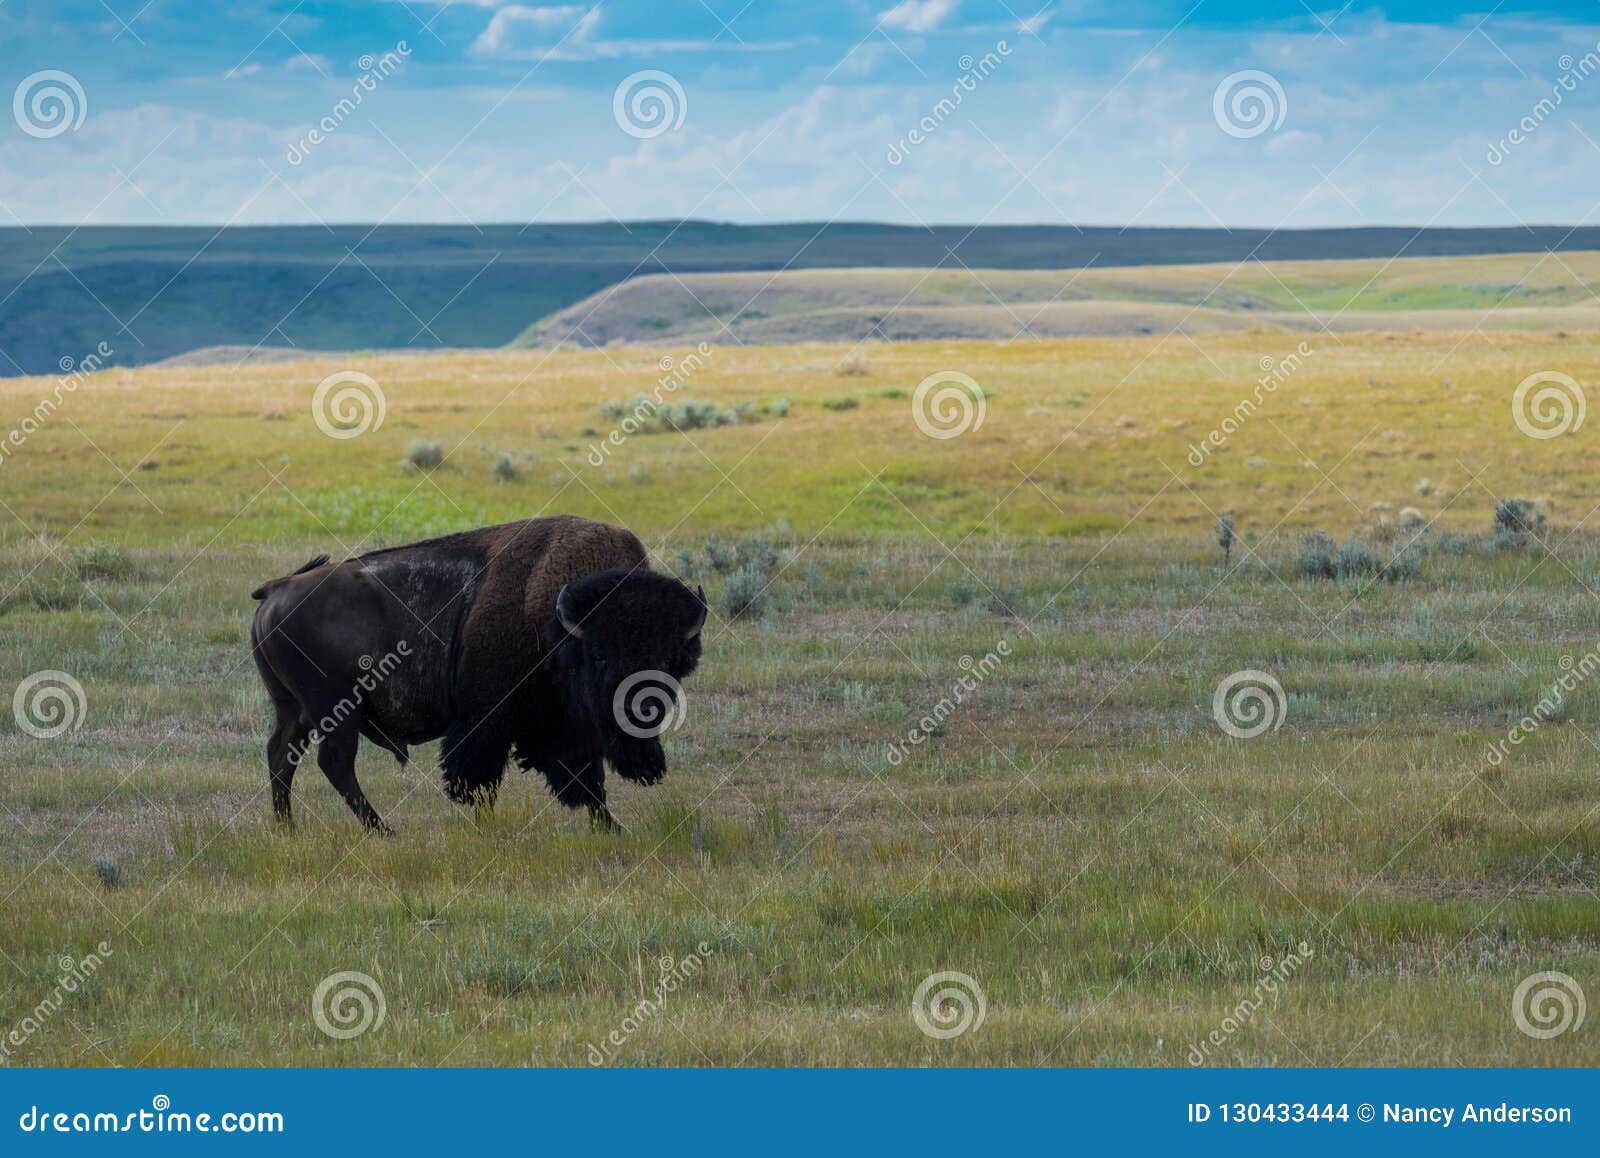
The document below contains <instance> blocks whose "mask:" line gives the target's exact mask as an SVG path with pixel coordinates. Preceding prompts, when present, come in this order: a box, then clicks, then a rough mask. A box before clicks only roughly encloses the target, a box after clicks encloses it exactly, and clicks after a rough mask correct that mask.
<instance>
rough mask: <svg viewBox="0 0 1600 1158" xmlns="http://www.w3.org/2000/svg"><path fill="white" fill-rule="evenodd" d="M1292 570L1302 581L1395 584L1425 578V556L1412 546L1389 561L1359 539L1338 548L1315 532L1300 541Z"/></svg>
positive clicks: (1324, 534)
mask: <svg viewBox="0 0 1600 1158" xmlns="http://www.w3.org/2000/svg"><path fill="white" fill-rule="evenodd" d="M1292 570H1293V572H1294V574H1295V575H1297V576H1299V577H1300V578H1302V579H1372V578H1377V579H1383V580H1386V581H1388V582H1391V583H1395V582H1399V581H1401V580H1405V579H1415V578H1416V577H1417V576H1419V575H1421V574H1422V552H1421V551H1420V550H1419V549H1418V548H1417V547H1416V546H1408V547H1406V548H1405V549H1403V550H1401V551H1398V552H1396V553H1395V554H1393V555H1391V556H1390V557H1389V558H1388V559H1387V560H1386V559H1384V557H1383V555H1382V554H1380V553H1378V552H1375V551H1373V550H1372V548H1371V547H1368V546H1367V545H1366V544H1365V543H1363V542H1361V541H1360V540H1359V539H1351V540H1349V541H1348V542H1345V543H1340V544H1337V545H1335V543H1334V541H1333V539H1332V538H1330V537H1329V536H1328V535H1327V534H1326V533H1325V532H1323V531H1313V532H1311V534H1309V535H1306V536H1305V537H1304V538H1302V539H1301V540H1300V547H1299V549H1298V550H1297V551H1296V552H1295V556H1294V560H1293V563H1292Z"/></svg>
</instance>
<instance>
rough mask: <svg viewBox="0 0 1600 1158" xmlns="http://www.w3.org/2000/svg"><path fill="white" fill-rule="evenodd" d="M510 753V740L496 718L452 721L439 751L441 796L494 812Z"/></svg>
mask: <svg viewBox="0 0 1600 1158" xmlns="http://www.w3.org/2000/svg"><path fill="white" fill-rule="evenodd" d="M510 752H511V737H510V736H508V735H507V734H506V731H505V727H504V725H503V724H502V723H501V721H500V720H499V719H498V718H496V717H494V716H490V717H488V718H485V719H480V720H466V719H458V720H452V721H451V722H450V727H449V729H448V730H447V731H446V732H445V734H444V742H443V743H442V744H441V745H440V751H439V763H440V764H441V765H442V766H443V768H444V794H445V795H446V796H448V797H449V798H450V799H451V800H454V801H455V802H456V803H457V804H471V805H475V806H477V807H479V808H493V807H494V800H495V796H496V795H497V794H498V793H499V791H500V781H501V780H502V779H503V778H504V777H505V774H506V758H507V756H509V755H510Z"/></svg>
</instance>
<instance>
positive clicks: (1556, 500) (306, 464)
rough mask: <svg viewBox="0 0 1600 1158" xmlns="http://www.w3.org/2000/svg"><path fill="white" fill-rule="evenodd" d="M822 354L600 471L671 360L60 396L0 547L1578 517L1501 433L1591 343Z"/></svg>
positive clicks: (1551, 478) (23, 397) (723, 350)
mask: <svg viewBox="0 0 1600 1158" xmlns="http://www.w3.org/2000/svg"><path fill="white" fill-rule="evenodd" d="M1301 341H1304V342H1305V343H1306V344H1307V345H1306V349H1307V350H1308V351H1309V352H1308V353H1306V354H1304V355H1303V356H1300V357H1299V358H1298V365H1297V366H1296V367H1295V368H1294V369H1293V371H1292V372H1289V373H1286V374H1285V375H1284V380H1283V382H1282V384H1281V385H1279V386H1278V387H1277V388H1276V389H1275V390H1262V389H1261V388H1260V387H1259V381H1260V379H1262V377H1263V376H1264V372H1263V369H1262V366H1263V363H1264V360H1272V361H1274V362H1276V363H1282V362H1283V360H1284V359H1285V358H1288V357H1290V356H1291V355H1293V354H1294V353H1295V346H1296V343H1298V342H1301ZM849 351H850V347H843V346H831V347H824V346H787V347H767V348H750V347H740V346H718V347H712V348H711V352H710V353H709V354H708V355H706V356H704V357H703V358H702V360H701V361H702V363H703V364H702V365H700V366H699V367H698V368H697V369H695V370H694V371H693V372H692V373H689V374H688V375H687V381H686V382H685V383H684V384H683V385H682V387H681V388H680V389H678V390H677V391H676V393H673V392H671V391H667V392H664V394H663V396H664V397H666V398H668V399H669V400H670V399H673V398H676V399H679V400H681V399H684V398H693V399H703V400H711V401H715V402H717V403H719V404H721V405H722V406H724V407H728V406H733V405H736V404H741V403H742V404H749V405H752V406H756V407H763V406H765V407H769V408H770V407H771V406H772V404H773V403H775V402H777V401H778V400H779V399H788V400H789V401H790V403H791V406H790V408H789V409H788V411H787V414H786V416H784V417H778V416H777V414H776V413H774V412H769V413H766V414H764V415H757V416H755V418H754V420H753V421H748V422H745V423H741V424H738V425H732V426H724V427H719V428H715V429H706V430H695V431H692V432H688V433H679V432H671V431H669V432H666V433H648V434H635V435H633V436H631V437H629V438H627V439H626V440H624V441H623V442H622V443H621V445H614V446H607V445H605V439H606V436H607V435H608V434H610V433H611V432H612V431H613V430H614V429H616V428H617V426H618V422H617V420H615V419H607V418H603V417H602V416H601V415H600V413H599V412H598V411H597V405H598V404H599V403H601V402H602V401H604V400H606V399H618V400H624V401H626V400H629V399H632V398H634V397H635V396H638V395H648V394H651V393H652V392H654V391H656V390H657V384H658V381H659V380H660V379H661V378H662V377H663V371H662V369H661V363H662V359H664V358H673V359H681V358H682V357H683V356H684V355H685V353H687V351H685V350H683V349H674V350H646V349H636V348H626V349H612V350H591V351H583V352H567V351H562V352H553V353H552V352H534V351H529V352H516V353H509V352H508V353H457V354H444V355H438V356H425V357H419V356H407V357H379V356H372V355H347V356H341V357H339V358H337V359H333V358H324V359H319V360H315V361H310V362H292V363H282V364H263V365H249V366H244V367H242V368H238V369H234V368H232V367H229V366H209V367H190V368H148V369H143V370H136V371H126V370H116V371H110V372H106V373H102V374H98V375H93V376H90V377H87V378H85V379H83V380H81V382H80V383H79V384H78V386H77V388H76V390H74V391H72V392H70V393H68V394H67V395H66V396H65V397H64V399H63V400H62V403H61V406H60V409H59V410H57V411H56V412H55V413H54V414H53V415H50V416H48V417H47V418H45V419H44V420H43V422H42V423H41V424H40V426H39V428H38V429H37V430H35V431H33V432H32V433H29V434H27V435H26V436H25V437H24V438H23V439H22V440H21V445H13V446H8V447H7V448H6V450H7V453H6V454H5V456H4V459H3V460H0V488H3V496H4V501H5V503H6V505H7V508H8V509H9V511H10V513H11V514H12V515H14V516H15V518H14V519H12V520H10V521H8V523H7V526H6V529H5V531H4V532H3V533H4V535H5V536H6V537H8V538H9V539H11V540H13V541H14V540H16V539H17V538H18V537H20V536H27V535H31V534H47V535H52V536H69V537H70V538H71V539H72V540H73V541H98V540H106V539H109V540H113V541H127V542H130V543H152V542H194V543H204V542H209V541H212V540H213V539H215V540H216V541H218V542H221V543H259V542H269V543H278V542H292V543H297V544H298V543H309V542H318V543H323V544H325V545H327V546H328V547H329V548H330V549H333V550H338V549H339V548H340V547H341V545H343V546H350V547H354V546H356V545H357V544H359V543H362V542H370V541H379V540H381V541H396V540H400V539H405V538H409V537H414V536H416V535H419V534H426V533H432V532H435V531H438V530H442V529H447V528H450V527H459V526H465V525H471V524H476V523H484V522H490V521H495V520H498V519H506V518H515V517H520V516H524V515H528V514H532V513H535V512H538V511H571V512H577V513H583V514H588V515H591V516H594V517H597V518H605V519H612V520H615V521H618V522H623V523H626V524H628V525H630V526H633V527H634V528H636V529H637V530H639V531H640V532H641V533H642V534H645V535H646V536H647V537H655V538H657V539H661V538H664V537H668V536H680V537H681V536H691V535H696V534H704V533H707V532H711V531H719V530H721V531H727V530H736V529H750V528H759V527H762V526H765V525H768V524H773V523H776V522H778V521H779V520H784V521H786V522H787V523H788V524H789V525H790V526H791V527H793V528H794V529H795V530H796V531H797V532H799V533H801V534H804V535H809V534H815V533H820V532H826V533H827V534H829V535H835V536H837V535H857V534H875V533H884V532H894V533H911V534H919V535H920V534H923V533H928V532H931V533H933V534H936V535H938V536H941V537H945V538H959V537H961V536H964V535H968V534H974V533H993V532H1000V533H1009V534H1022V535H1049V536H1073V535H1081V534H1110V533H1120V534H1128V535H1133V536H1136V537H1167V536H1173V535H1182V536H1190V535H1198V534H1202V533H1203V532H1204V529H1205V528H1206V527H1207V526H1208V525H1209V524H1210V523H1211V522H1212V520H1213V518H1214V512H1217V511H1221V510H1224V509H1226V510H1231V511H1233V512H1234V513H1235V514H1236V515H1237V517H1238V520H1239V527H1240V531H1241V533H1243V534H1245V535H1247V536H1250V535H1259V534H1261V533H1263V532H1265V531H1267V530H1268V529H1270V528H1273V527H1274V526H1276V525H1277V524H1279V523H1280V521H1283V522H1284V526H1285V527H1287V528H1293V529H1297V530H1298V529H1306V528H1309V527H1313V526H1325V527H1327V529H1329V530H1330V531H1335V532H1337V531H1340V530H1342V529H1345V528H1350V527H1355V526H1360V525H1363V524H1365V523H1368V522H1371V521H1373V520H1374V519H1376V518H1378V517H1379V516H1380V515H1381V514H1382V513H1383V512H1384V511H1385V510H1386V509H1387V510H1391V511H1398V510H1399V509H1400V508H1402V507H1405V506H1415V507H1417V508H1418V509H1419V510H1420V512H1421V514H1422V515H1423V517H1424V518H1425V519H1427V520H1435V519H1437V520H1438V525H1439V526H1440V527H1443V528H1449V529H1471V530H1481V529H1482V528H1483V527H1484V526H1485V525H1486V521H1487V519H1488V512H1489V510H1490V509H1491V508H1492V506H1493V502H1494V498H1495V497H1496V496H1505V495H1508V494H1517V495H1521V496H1525V497H1530V498H1536V499H1541V500H1544V501H1545V502H1546V503H1547V504H1548V507H1547V509H1548V510H1549V512H1550V514H1551V517H1552V520H1553V521H1554V522H1556V523H1558V524H1559V523H1562V522H1573V523H1575V522H1577V521H1578V520H1580V519H1581V518H1582V517H1583V516H1584V515H1585V514H1586V513H1587V510H1588V505H1589V496H1591V495H1593V494H1594V493H1596V491H1597V489H1600V460H1597V458H1596V456H1594V455H1593V454H1591V453H1588V452H1587V440H1588V436H1589V434H1590V428H1588V427H1582V428H1579V429H1577V430H1576V431H1574V432H1573V433H1571V434H1569V435H1567V436H1564V437H1558V438H1553V439H1548V440H1540V439H1533V438H1530V437H1527V436H1526V435H1524V434H1523V433H1521V432H1520V431H1519V429H1518V427H1517V425H1516V424H1515V422H1514V421H1513V415H1512V395H1513V391H1514V390H1515V388H1516V386H1517V384H1518V383H1519V382H1520V381H1522V380H1523V379H1524V378H1525V377H1526V376H1527V375H1529V374H1531V373H1534V372H1536V371H1541V370H1556V371H1561V372H1563V373H1566V374H1569V375H1571V376H1573V377H1574V378H1575V379H1576V380H1577V381H1578V382H1579V383H1584V382H1590V381H1593V380H1594V379H1595V378H1596V376H1597V371H1600V340H1597V338H1596V336H1595V335H1594V334H1593V333H1590V332H1584V333H1576V332H1574V333H1572V334H1567V333H1563V332H1561V331H1539V332H1519V333H1492V334H1490V333H1482V332H1472V331H1466V332H1460V333H1426V334H1422V333H1411V334H1310V335H1299V334H1286V333H1283V332H1274V331H1262V332H1245V333H1230V334H1214V335H1205V336H1200V337H1184V336H1169V337H1166V338H1162V339H1150V338H1146V339H1138V338H1115V339H1093V340H1089V339H1085V340H1073V341H1053V342H1017V343H1012V344H992V343H949V344H942V343H922V344H916V345H904V346H900V345H896V346H884V345H877V346H872V347H869V348H868V351H867V353H868V357H867V359H866V362H867V368H868V373H866V374H864V375H853V376H850V377H840V376H838V375H837V374H836V373H835V372H834V370H835V367H836V366H837V365H838V364H839V363H840V361H841V360H842V359H844V358H845V357H846V356H847V354H848V353H849ZM347 369H353V370H360V371H362V372H365V373H367V374H370V375H371V376H372V377H373V378H374V379H375V380H376V382H377V383H378V386H379V388H380V389H381V391H382V394H383V397H384V401H385V406H386V416H385V419H384V421H383V424H382V426H381V427H380V428H378V429H375V430H372V431H370V432H368V433H366V434H362V435H360V436H359V437H353V438H347V439H335V438H330V437H328V436H327V435H326V434H324V433H323V432H322V431H321V430H319V428H318V426H317V424H316V423H315V422H314V421H313V415H312V396H313V392H314V390H315V389H316V387H317V385H318V383H319V382H320V381H321V380H323V378H324V377H325V376H327V375H329V374H332V373H334V372H336V371H340V370H347ZM947 370H952V371H960V372H961V373H964V374H967V375H969V376H970V377H971V378H972V379H973V380H974V381H975V382H976V383H978V385H979V387H980V388H981V389H982V390H983V391H984V394H985V400H984V413H983V421H982V424H981V426H977V427H975V428H974V429H971V430H969V431H968V432H967V433H964V434H961V435H960V436H959V437H954V438H949V439H935V438H931V437H929V436H928V435H927V434H925V433H923V432H922V431H921V430H919V428H918V426H917V424H916V422H915V420H914V419H915V415H914V412H913V400H912V397H911V395H912V393H913V392H914V391H915V389H916V387H917V384H918V383H919V382H920V381H921V380H923V379H924V378H925V377H926V376H928V375H930V374H934V373H936V372H940V371H947ZM57 389H58V386H57V383H55V382H54V381H53V380H49V379H8V380H5V381H4V382H3V383H0V406H3V407H4V412H5V413H6V414H8V415H11V416H12V417H11V419H10V422H11V425H12V426H13V427H15V426H17V424H18V423H19V422H20V421H21V417H22V416H23V415H26V414H29V413H31V412H32V411H33V410H34V408H35V406H36V404H37V403H38V401H39V399H40V398H42V397H46V396H48V395H51V394H52V393H53V392H56V391H57ZM1258 396H1259V399H1260V404H1259V406H1258V407H1256V408H1255V409H1254V411H1253V413H1250V414H1249V415H1248V416H1246V417H1245V418H1244V419H1243V420H1242V421H1241V422H1240V423H1239V428H1238V429H1237V431H1236V432H1235V433H1233V434H1232V435H1231V436H1229V437H1228V438H1227V439H1226V440H1225V445H1224V446H1221V447H1220V448H1217V449H1216V450H1215V451H1214V453H1212V454H1210V455H1209V456H1208V461H1206V462H1205V464H1204V465H1203V466H1201V467H1198V468H1197V467H1195V466H1193V465H1191V464H1190V462H1189V459H1190V457H1191V447H1192V446H1193V445H1195V444H1196V443H1198V442H1200V441H1201V440H1203V439H1204V438H1205V437H1206V435H1207V433H1208V432H1211V431H1219V430H1221V429H1223V424H1224V421H1225V420H1227V419H1229V418H1230V416H1233V415H1235V414H1236V413H1238V411H1237V408H1238V406H1239V404H1240V403H1241V401H1242V400H1245V399H1252V400H1253V399H1255V398H1257V397H1258ZM1252 405H1253V403H1252ZM416 439H426V440H438V441H441V442H442V443H443V445H444V447H445V449H446V451H447V457H446V461H445V464H444V466H443V467H442V468H441V469H439V470H436V471H433V472H431V473H427V474H416V473H406V472H404V471H402V469H401V465H400V464H401V460H402V458H403V456H404V454H405V452H406V448H407V446H408V445H409V444H410V443H411V442H412V441H413V440H416ZM501 452H504V453H507V454H509V455H510V456H511V458H512V460H513V462H514V463H515V465H516V468H517V477H516V478H515V479H513V480H511V481H508V482H502V481H500V480H498V479H497V478H496V477H495V475H494V474H493V473H492V469H491V468H492V466H493V462H494V459H495V456H496V455H497V454H499V453H501ZM595 460H598V461H599V463H600V465H594V462H595ZM875 480H876V481H875ZM1424 480H1426V481H1427V482H1428V484H1429V486H1427V487H1426V488H1424V489H1425V490H1426V493H1419V484H1420V483H1422V482H1423V481H1424ZM879 484H881V485H879Z"/></svg>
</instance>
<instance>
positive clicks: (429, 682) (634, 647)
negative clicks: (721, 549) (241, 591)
mask: <svg viewBox="0 0 1600 1158" xmlns="http://www.w3.org/2000/svg"><path fill="white" fill-rule="evenodd" d="M251 595H252V597H253V598H255V599H258V600H260V601H261V606H259V607H258V608H257V609H256V614H255V620H254V622H253V623H252V625H251V629H250V647H251V651H252V654H253V655H254V657H255V662H256V668H257V669H258V670H259V671H260V673H261V678H262V680H263V681H264V682H265V683H266V686H267V694H268V695H269V696H270V697H271V698H272V703H273V706H274V708H275V709H276V712H277V720H276V724H275V726H274V727H273V730H272V735H271V737H270V738H269V739H268V741H267V768H268V772H269V775H270V779H271V785H272V807H273V811H274V813H275V814H276V816H277V817H278V819H280V820H282V821H285V822H287V821H288V820H289V819H290V804H289V791H290V787H291V786H292V784H293V782H294V773H295V768H296V767H297V766H298V765H299V763H300V759H301V757H302V756H303V755H304V754H305V753H306V751H307V750H308V749H309V748H310V746H311V745H312V744H317V745H318V750H317V763H318V764H319V765H320V766H321V768H322V771H323V773H324V774H325V775H326V776H327V777H328V780H329V782H331V783H332V784H333V786H334V788H335V789H337V790H338V792H339V794H340V795H341V796H343V797H344V799H345V802H346V803H347V804H349V806H350V809H351V811H353V812H354V813H355V814H356V816H358V817H359V818H360V819H361V821H362V822H363V823H364V824H366V825H367V826H368V827H370V828H373V829H377V830H379V831H381V832H385V833H388V832H391V831H392V830H391V829H390V828H389V826H388V825H386V824H385V823H384V822H383V820H382V818H381V817H379V815H378V813H377V811H376V810H375V809H374V808H373V807H372V805H371V803H369V802H368V800H367V798H366V796H365V794H363V793H362V791H361V785H360V784H359V783H357V781H356V770H355V760H356V749H357V747H358V745H359V741H360V737H362V736H365V737H366V738H367V739H368V740H370V741H371V742H372V743H374V744H376V745H378V746H379V747H381V748H386V749H387V750H388V751H390V752H392V753H394V755H395V756H396V758H398V759H399V760H400V762H401V763H402V764H404V763H405V762H406V759H407V754H408V752H407V750H408V748H409V746H410V745H412V744H421V743H426V742H428V741H430V740H437V739H439V738H441V737H442V738H443V740H444V743H443V745H442V749H441V754H440V762H441V764H442V766H443V770H444V786H445V792H446V794H447V795H448V796H449V797H450V799H452V800H455V801H459V802H461V803H476V804H480V805H485V806H490V805H492V804H493V802H494V798H495V794H496V792H497V790H498V788H499V786H500V781H501V778H502V777H503V776H504V775H505V768H506V763H507V760H508V759H509V758H510V757H511V756H513V755H514V756H515V758H516V761H517V763H518V764H519V765H521V766H522V767H523V768H524V769H528V768H537V769H538V770H539V771H540V772H543V773H544V775H545V778H546V779H547V780H548V781H549V783H550V790H551V791H552V792H553V793H554V794H555V796H556V799H558V800H560V801H561V802H562V803H563V804H565V805H567V806H568V807H569V808H576V807H578V806H579V805H584V806H586V807H587V808H588V809H589V812H590V814H591V816H592V817H593V818H594V819H595V821H596V822H597V823H599V824H603V825H605V826H607V827H611V828H615V827H616V821H615V820H614V819H613V818H612V816H611V812H610V810H609V809H608V808H607V807H606V789H605V765H606V763H607V762H609V763H610V764H611V766H612V767H613V768H615V769H616V771H617V772H618V774H619V775H621V776H623V777H624V778H625V779H628V780H637V781H639V782H640V783H644V784H653V783H655V782H656V781H657V780H660V779H661V777H662V776H663V775H664V774H665V772H666V767H667V765H666V755H665V753H664V752H663V750H662V747H661V740H660V731H661V729H662V727H663V726H664V725H665V724H666V723H668V722H670V720H671V718H672V712H673V710H674V709H675V708H676V707H677V702H678V700H679V698H680V697H681V695H682V691H681V681H682V680H684V679H685V678H687V677H688V675H689V674H690V673H691V672H693V671H694V669H695V665H696V664H697V663H698V662H699V660H700V631H701V628H702V627H703V626H704V625H705V620H706V603H705V596H704V593H703V592H695V591H691V590H689V589H688V588H687V587H685V586H684V585H683V584H682V583H680V582H678V581H677V580H676V579H673V578H670V577H668V576H665V575H659V574H656V573H655V572H653V571H651V570H650V569H649V564H648V561H647V559H646V556H645V550H644V546H643V545H642V544H641V543H640V542H639V540H638V538H637V537H636V536H634V535H633V534H632V533H631V532H629V531H626V530H623V529H622V528H620V527H613V526H609V525H607V524H605V523H597V522H593V521H591V520H588V519H581V518H576V517H573V516H567V515H563V516H558V517H555V518H541V519H527V520H524V521H522V522H516V523H506V524H503V525H501V526H496V527H484V528H481V529H479V530H475V531H464V532H462V533H460V534H455V535H446V536H444V537H443V538H439V539H429V540H427V541H425V542H421V543H413V544H410V545H408V546H404V547H391V548H388V549H386V550H381V551H372V552H370V553H368V554H365V555H361V556H359V557H357V558H354V559H348V560H346V561H344V562H342V563H330V562H328V557H327V556H326V555H323V556H319V557H318V558H315V559H313V560H311V561H310V562H309V563H307V564H306V565H305V566H304V567H301V568H300V569H299V570H298V571H296V572H295V573H294V574H292V575H287V576H285V577H283V578H281V579H274V580H272V581H271V582H269V583H266V584H264V585H262V586H261V587H258V588H257V589H256V590H255V591H253V592H252V593H251Z"/></svg>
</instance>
